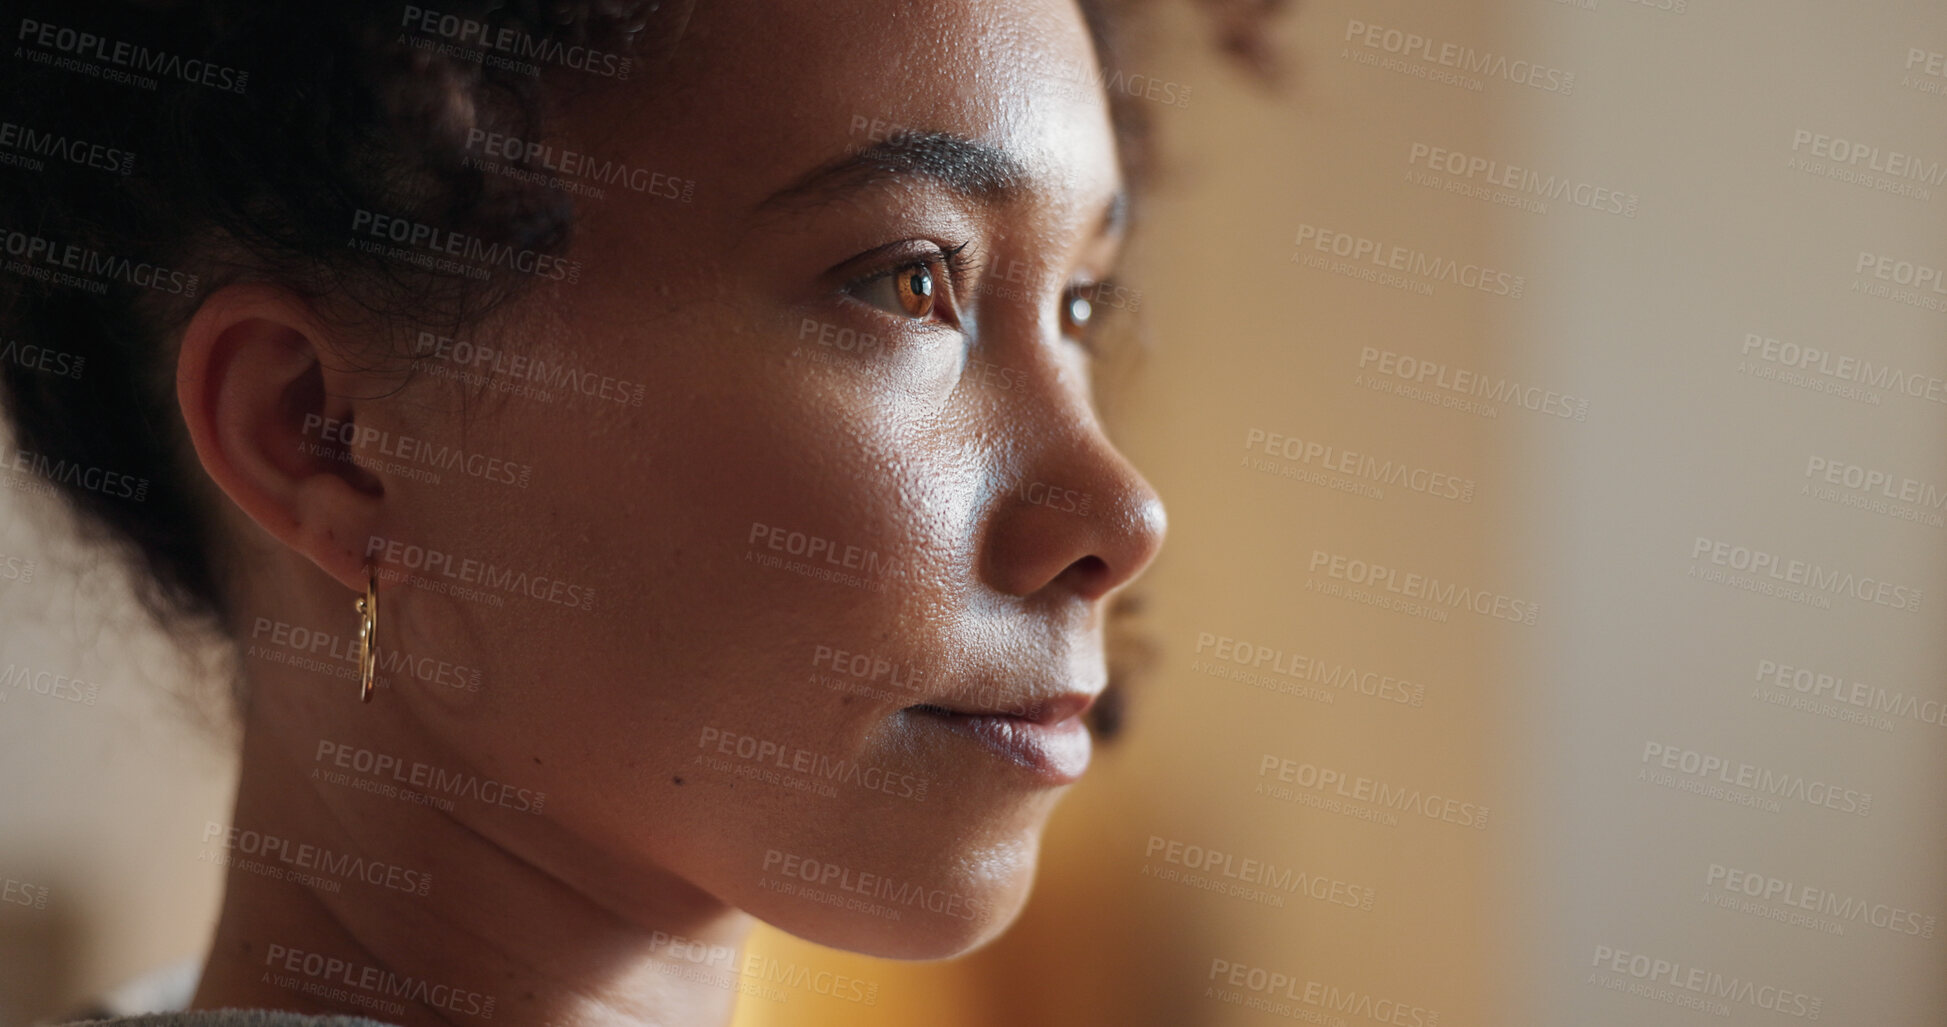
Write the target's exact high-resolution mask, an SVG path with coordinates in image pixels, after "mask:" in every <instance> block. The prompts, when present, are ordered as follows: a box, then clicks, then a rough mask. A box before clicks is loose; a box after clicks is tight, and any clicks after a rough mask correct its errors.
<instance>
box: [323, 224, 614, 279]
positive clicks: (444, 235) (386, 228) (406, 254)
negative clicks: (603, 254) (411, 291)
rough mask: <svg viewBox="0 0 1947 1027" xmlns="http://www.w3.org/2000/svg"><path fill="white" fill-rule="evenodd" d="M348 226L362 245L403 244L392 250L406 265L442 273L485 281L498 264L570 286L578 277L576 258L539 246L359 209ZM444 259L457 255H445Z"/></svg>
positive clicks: (579, 262)
mask: <svg viewBox="0 0 1947 1027" xmlns="http://www.w3.org/2000/svg"><path fill="white" fill-rule="evenodd" d="M351 229H352V232H353V235H354V237H355V238H356V237H358V236H366V237H369V239H370V240H372V242H370V243H369V244H366V245H367V246H368V247H370V246H379V247H382V246H383V244H384V243H386V242H391V243H396V244H398V245H399V246H401V247H404V250H402V251H397V253H396V255H397V256H399V257H401V258H402V259H404V260H405V261H406V262H408V263H411V264H414V265H417V266H420V267H424V268H426V269H428V270H431V271H436V272H440V273H442V274H458V275H463V276H465V277H468V278H477V279H485V278H487V277H489V275H490V272H489V271H488V268H490V267H499V268H505V269H506V270H509V271H518V272H520V273H522V274H528V275H533V276H535V277H536V278H545V279H547V280H549V281H554V282H562V281H565V282H568V283H570V284H573V283H576V282H579V281H581V261H579V260H569V259H567V258H566V257H560V256H556V255H554V254H550V253H542V252H540V251H539V250H532V249H516V248H514V247H512V246H509V245H507V244H506V243H499V242H488V241H487V240H485V239H482V238H480V237H479V236H474V235H467V234H466V233H464V232H455V231H453V230H451V229H447V228H440V227H439V226H437V225H429V224H426V223H425V222H423V221H414V220H411V219H410V218H402V217H394V216H392V215H390V214H381V213H378V212H377V211H371V210H366V209H364V208H362V207H361V208H359V209H357V210H354V211H353V212H352V223H351ZM446 257H456V258H459V259H458V260H447V259H444V258H446Z"/></svg>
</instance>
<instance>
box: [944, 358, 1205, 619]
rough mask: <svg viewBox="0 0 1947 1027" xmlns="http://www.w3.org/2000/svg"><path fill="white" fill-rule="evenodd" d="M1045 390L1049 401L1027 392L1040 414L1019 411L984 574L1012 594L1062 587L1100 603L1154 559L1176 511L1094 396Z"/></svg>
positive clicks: (988, 538) (991, 525)
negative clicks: (1117, 441) (1098, 410)
mask: <svg viewBox="0 0 1947 1027" xmlns="http://www.w3.org/2000/svg"><path fill="white" fill-rule="evenodd" d="M1030 391H1032V390H1030ZM1050 391H1063V390H1050ZM1041 395H1042V399H1043V402H1039V403H1034V402H1032V401H1027V400H1025V397H1024V402H1023V404H1022V406H1028V405H1032V406H1034V407H1035V408H1036V409H1035V410H1034V411H1033V412H1032V413H1030V412H1029V411H1028V410H1025V409H1022V408H1021V407H1017V408H1016V409H1015V413H1016V414H1017V416H1019V417H1020V418H1021V420H1019V421H1017V422H1016V430H1017V431H1018V433H1019V434H1018V435H1017V438H1016V440H1015V446H1014V447H1010V448H1013V449H1014V451H1015V455H1016V456H1017V457H1018V458H1019V459H1018V460H1016V461H1012V462H1011V463H1013V466H1012V467H1010V468H1007V469H1006V470H1005V471H1004V473H1005V474H1006V476H1007V477H1006V479H1005V480H1004V481H1003V482H1002V483H1001V484H1003V485H1004V486H1005V488H1004V489H1003V490H1002V491H1001V493H1000V494H999V496H998V498H997V499H996V507H995V509H994V511H993V514H992V517H991V519H990V520H989V521H988V529H987V532H986V538H985V539H984V540H983V542H984V547H983V548H984V550H985V558H984V559H983V561H982V565H983V566H982V571H983V574H984V576H985V577H986V578H987V580H988V584H990V585H992V586H993V587H994V588H995V589H997V590H999V591H1000V592H1002V593H1004V594H1007V595H1012V596H1020V597H1029V596H1034V595H1036V594H1038V593H1043V592H1055V593H1061V594H1064V595H1068V596H1072V597H1076V598H1079V599H1082V600H1085V601H1088V602H1091V603H1092V602H1095V601H1097V600H1100V599H1102V598H1103V597H1104V596H1107V595H1108V594H1110V593H1111V592H1114V591H1115V590H1116V589H1118V588H1121V587H1122V586H1124V585H1126V584H1128V583H1129V582H1131V581H1133V580H1135V578H1136V577H1137V576H1138V575H1140V574H1141V573H1142V572H1143V569H1144V568H1145V567H1148V566H1149V564H1150V562H1151V561H1152V560H1154V559H1155V558H1156V553H1157V551H1158V550H1160V549H1161V548H1162V546H1163V537H1164V535H1165V534H1166V533H1167V531H1168V517H1167V514H1166V513H1165V511H1164V509H1163V501H1162V499H1161V497H1159V496H1157V494H1156V490H1155V489H1153V488H1151V487H1150V484H1149V482H1148V481H1147V480H1145V479H1144V478H1143V476H1142V474H1141V473H1140V472H1138V471H1137V470H1136V468H1135V466H1134V465H1132V464H1131V463H1130V462H1129V460H1128V458H1127V457H1125V456H1124V455H1123V454H1122V453H1121V451H1119V450H1118V449H1116V447H1115V445H1114V444H1113V443H1111V442H1110V441H1109V439H1108V437H1107V436H1106V435H1105V434H1104V432H1103V430H1102V427H1101V425H1100V424H1099V423H1098V422H1097V421H1096V419H1095V417H1094V415H1093V414H1092V412H1090V411H1089V409H1088V407H1087V405H1086V403H1085V401H1083V400H1081V399H1079V398H1077V397H1074V396H1061V397H1059V398H1053V397H1050V396H1049V393H1046V392H1044V393H1042V394H1041ZM1051 398H1052V402H1048V400H1050V399H1051Z"/></svg>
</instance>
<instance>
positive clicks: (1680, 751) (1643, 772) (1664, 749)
mask: <svg viewBox="0 0 1947 1027" xmlns="http://www.w3.org/2000/svg"><path fill="white" fill-rule="evenodd" d="M1642 763H1643V766H1642V768H1641V769H1639V770H1638V771H1637V774H1636V776H1637V777H1638V778H1641V779H1644V780H1649V781H1652V782H1654V783H1656V784H1664V785H1666V786H1668V787H1674V788H1677V789H1678V790H1679V791H1687V792H1698V793H1699V794H1706V795H1709V797H1711V798H1720V799H1724V800H1725V801H1730V802H1738V803H1739V804H1740V805H1753V804H1754V803H1751V802H1745V801H1742V800H1743V799H1744V798H1745V796H1741V795H1739V794H1738V793H1735V792H1730V793H1725V792H1723V789H1722V788H1719V787H1717V786H1719V785H1729V786H1731V787H1732V788H1738V789H1743V791H1744V792H1745V793H1747V794H1748V795H1749V796H1750V797H1752V798H1757V797H1762V796H1771V797H1775V798H1780V799H1791V800H1794V801H1797V802H1802V803H1805V804H1806V805H1808V806H1823V807H1825V808H1827V809H1836V810H1838V811H1839V812H1841V813H1851V814H1853V815H1854V816H1861V817H1863V816H1866V815H1868V814H1870V813H1872V811H1873V793H1871V792H1862V791H1858V790H1856V789H1852V788H1846V787H1844V786H1841V785H1837V784H1833V783H1832V782H1830V781H1815V780H1812V779H1811V778H1807V777H1803V776H1801V775H1798V774H1786V773H1782V772H1779V771H1773V770H1770V769H1768V768H1765V767H1760V766H1757V765H1755V764H1751V763H1745V762H1742V761H1736V762H1734V761H1732V760H1730V759H1728V758H1726V757H1723V756H1714V755H1711V754H1710V753H1705V752H1699V751H1697V750H1695V749H1684V748H1681V747H1679V746H1675V745H1665V744H1664V743H1662V742H1644V743H1643V759H1642ZM1659 769H1660V770H1665V771H1676V772H1677V773H1678V774H1681V775H1683V777H1682V778H1678V779H1674V780H1672V781H1667V782H1666V781H1664V780H1660V779H1658V777H1657V776H1656V775H1655V774H1654V773H1653V771H1655V770H1659ZM1664 776H1665V777H1667V776H1668V775H1664ZM1775 805H1776V803H1771V804H1768V805H1767V806H1766V807H1765V808H1767V809H1771V811H1772V812H1777V811H1776V809H1772V807H1773V806H1775Z"/></svg>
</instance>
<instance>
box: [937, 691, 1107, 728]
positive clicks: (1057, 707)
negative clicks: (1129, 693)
mask: <svg viewBox="0 0 1947 1027" xmlns="http://www.w3.org/2000/svg"><path fill="white" fill-rule="evenodd" d="M1100 694H1101V690H1100V689H1096V690H1094V691H1086V692H1084V691H1078V690H1074V689H1069V690H1065V691H1061V692H1051V693H1043V694H1039V695H1036V694H1024V695H1021V696H1020V697H1019V698H1017V699H1015V700H1013V701H1011V702H1008V703H1007V704H1006V705H1004V706H998V707H993V706H987V707H983V706H979V705H976V704H972V703H961V702H957V701H955V700H954V699H952V698H942V699H940V700H938V701H935V702H924V703H917V704H915V705H913V706H910V707H908V709H915V710H931V711H933V712H937V713H952V714H956V715H958V716H962V717H1014V718H1016V719H1018V720H1025V721H1028V722H1029V723H1032V724H1041V725H1054V724H1059V723H1061V722H1062V721H1064V720H1067V719H1068V718H1070V717H1077V716H1080V715H1081V714H1082V713H1083V712H1085V711H1087V709H1088V708H1089V706H1091V705H1093V704H1094V702H1095V697H1096V696H1097V695H1100Z"/></svg>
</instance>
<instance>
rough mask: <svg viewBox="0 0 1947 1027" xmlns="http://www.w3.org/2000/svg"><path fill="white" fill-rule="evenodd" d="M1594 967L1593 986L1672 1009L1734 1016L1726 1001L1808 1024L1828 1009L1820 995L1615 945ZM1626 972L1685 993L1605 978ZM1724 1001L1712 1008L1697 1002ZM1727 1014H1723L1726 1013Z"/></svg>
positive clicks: (1600, 951) (1599, 951) (1598, 950)
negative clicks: (1625, 992) (1603, 976)
mask: <svg viewBox="0 0 1947 1027" xmlns="http://www.w3.org/2000/svg"><path fill="white" fill-rule="evenodd" d="M1589 965H1590V966H1592V967H1595V968H1596V969H1595V970H1594V971H1592V972H1591V976H1590V979H1589V983H1592V984H1607V985H1608V986H1610V987H1612V988H1615V989H1616V990H1618V991H1622V990H1629V991H1631V992H1632V993H1633V994H1640V995H1643V996H1644V997H1646V998H1654V999H1659V1000H1661V1001H1663V1002H1668V1003H1670V1004H1672V1005H1679V1006H1685V1007H1688V1008H1704V1009H1705V1011H1708V1012H1716V1013H1718V1015H1721V1016H1729V1015H1730V1009H1729V1008H1728V1007H1727V1006H1725V1005H1724V1002H1725V1001H1729V1002H1736V1003H1740V1004H1744V1005H1749V1006H1754V1007H1756V1008H1758V1009H1768V1010H1770V1011H1772V1012H1774V1013H1783V1014H1785V1015H1786V1016H1796V1017H1799V1018H1800V1019H1805V1020H1816V1019H1818V1018H1819V1011H1820V1009H1821V1008H1822V1007H1823V1006H1824V1002H1823V1000H1821V999H1820V998H1818V997H1817V996H1815V995H1807V994H1804V993H1802V992H1798V991H1793V990H1792V989H1790V988H1785V987H1779V986H1777V985H1771V984H1759V983H1758V982H1756V981H1750V980H1745V979H1743V978H1740V977H1727V976H1725V975H1724V974H1721V973H1718V972H1716V971H1714V970H1706V969H1704V968H1703V967H1700V966H1686V965H1684V963H1682V962H1681V961H1679V960H1674V959H1661V958H1657V957H1654V956H1649V955H1645V954H1643V953H1640V952H1629V951H1626V950H1624V949H1619V948H1616V947H1614V946H1612V945H1597V946H1596V947H1595V956H1594V958H1592V959H1591V960H1589ZM1605 973H1608V974H1620V975H1622V977H1623V978H1624V979H1626V980H1628V981H1636V982H1642V983H1643V984H1645V985H1657V984H1662V985H1667V986H1668V987H1670V988H1674V989H1678V991H1679V992H1681V993H1682V994H1675V993H1672V994H1658V993H1656V989H1654V988H1653V987H1652V988H1647V989H1644V990H1637V989H1625V988H1624V987H1623V986H1622V984H1621V983H1611V982H1609V981H1605V980H1602V979H1601V978H1600V975H1601V974H1605ZM1706 1000H1718V1001H1714V1002H1712V1003H1711V1004H1710V1005H1709V1006H1707V1007H1700V1006H1698V1005H1697V1004H1696V1003H1698V1002H1703V1001H1706ZM1720 1010H1721V1012H1720Z"/></svg>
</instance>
